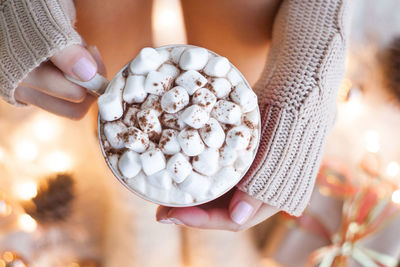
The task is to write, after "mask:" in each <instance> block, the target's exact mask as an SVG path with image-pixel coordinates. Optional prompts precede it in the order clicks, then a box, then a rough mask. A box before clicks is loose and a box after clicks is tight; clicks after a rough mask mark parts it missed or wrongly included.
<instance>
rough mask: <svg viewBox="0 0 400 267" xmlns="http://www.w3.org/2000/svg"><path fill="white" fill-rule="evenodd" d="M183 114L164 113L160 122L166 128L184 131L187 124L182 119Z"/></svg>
mask: <svg viewBox="0 0 400 267" xmlns="http://www.w3.org/2000/svg"><path fill="white" fill-rule="evenodd" d="M180 114H181V113H179V112H178V113H173V114H170V113H164V114H162V115H161V118H160V121H161V124H162V125H163V126H164V127H167V128H171V129H175V130H182V129H183V128H184V127H185V125H186V123H184V122H183V121H182V120H181V119H180V118H179V115H180Z"/></svg>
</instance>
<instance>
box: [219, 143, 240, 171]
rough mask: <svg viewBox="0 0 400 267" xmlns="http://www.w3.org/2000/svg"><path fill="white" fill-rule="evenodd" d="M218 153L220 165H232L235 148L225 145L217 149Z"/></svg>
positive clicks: (235, 156)
mask: <svg viewBox="0 0 400 267" xmlns="http://www.w3.org/2000/svg"><path fill="white" fill-rule="evenodd" d="M219 155H220V159H219V164H220V165H221V166H228V165H232V164H233V163H234V162H235V160H236V158H237V152H236V150H235V149H233V148H232V147H230V146H226V145H225V146H223V147H222V148H221V150H220V151H219Z"/></svg>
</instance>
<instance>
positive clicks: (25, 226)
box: [18, 214, 37, 232]
mask: <svg viewBox="0 0 400 267" xmlns="http://www.w3.org/2000/svg"><path fill="white" fill-rule="evenodd" d="M18 226H19V227H20V228H21V230H23V231H25V232H33V231H35V230H36V227H37V223H36V221H35V219H33V218H32V217H31V216H29V215H28V214H22V215H20V216H19V217H18Z"/></svg>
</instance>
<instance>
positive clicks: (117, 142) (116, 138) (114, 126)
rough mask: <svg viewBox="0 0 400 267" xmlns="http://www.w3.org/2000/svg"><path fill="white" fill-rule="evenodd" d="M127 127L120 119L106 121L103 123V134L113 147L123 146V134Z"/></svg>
mask: <svg viewBox="0 0 400 267" xmlns="http://www.w3.org/2000/svg"><path fill="white" fill-rule="evenodd" d="M127 130H128V128H127V127H126V126H125V124H123V123H122V122H120V121H115V122H107V123H106V124H104V128H103V131H104V135H105V136H106V138H107V140H108V142H109V143H110V145H111V146H112V147H113V148H116V149H121V148H123V147H124V140H123V138H122V136H123V134H124V133H126V131H127Z"/></svg>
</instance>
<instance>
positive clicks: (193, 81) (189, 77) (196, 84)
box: [175, 70, 207, 95]
mask: <svg viewBox="0 0 400 267" xmlns="http://www.w3.org/2000/svg"><path fill="white" fill-rule="evenodd" d="M175 83H176V84H177V85H180V86H182V87H183V88H185V89H186V91H187V92H188V94H189V95H193V94H194V92H196V90H197V89H199V88H201V87H203V86H204V85H206V83H207V79H206V78H205V77H204V76H203V75H201V74H200V73H198V72H197V71H195V70H188V71H186V72H184V73H182V74H181V75H179V76H178V78H176V80H175Z"/></svg>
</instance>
